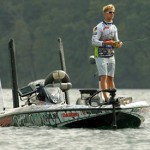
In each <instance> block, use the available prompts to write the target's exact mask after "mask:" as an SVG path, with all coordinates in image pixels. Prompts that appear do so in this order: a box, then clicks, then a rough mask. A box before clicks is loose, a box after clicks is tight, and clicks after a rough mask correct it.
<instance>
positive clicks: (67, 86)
mask: <svg viewBox="0 0 150 150" xmlns="http://www.w3.org/2000/svg"><path fill="white" fill-rule="evenodd" d="M46 86H47V87H59V88H60V89H61V90H62V91H63V92H65V91H68V90H69V89H71V88H72V84H71V83H70V82H67V83H53V84H47V85H46Z"/></svg>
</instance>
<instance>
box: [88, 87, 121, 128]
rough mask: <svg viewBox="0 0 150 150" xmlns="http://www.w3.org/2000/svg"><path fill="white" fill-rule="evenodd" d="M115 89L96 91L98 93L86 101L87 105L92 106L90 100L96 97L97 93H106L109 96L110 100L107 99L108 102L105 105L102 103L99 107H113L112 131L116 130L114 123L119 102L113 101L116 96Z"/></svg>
mask: <svg viewBox="0 0 150 150" xmlns="http://www.w3.org/2000/svg"><path fill="white" fill-rule="evenodd" d="M116 91H117V90H116V89H105V90H98V91H96V92H95V93H94V94H93V95H92V96H91V97H90V98H89V99H88V100H89V104H90V105H91V106H92V102H91V101H92V98H93V97H94V96H95V95H96V94H98V93H100V92H108V93H109V94H110V98H109V101H108V102H106V103H102V104H100V106H102V105H110V104H111V105H112V107H113V124H112V126H113V129H117V123H116V109H115V108H116V105H118V104H119V102H118V100H117V99H115V96H116Z"/></svg>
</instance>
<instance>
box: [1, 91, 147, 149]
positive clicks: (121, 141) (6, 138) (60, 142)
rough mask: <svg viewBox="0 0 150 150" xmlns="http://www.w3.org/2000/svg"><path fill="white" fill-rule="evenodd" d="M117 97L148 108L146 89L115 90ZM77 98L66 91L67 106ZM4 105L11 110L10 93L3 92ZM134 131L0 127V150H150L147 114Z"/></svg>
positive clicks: (76, 93)
mask: <svg viewBox="0 0 150 150" xmlns="http://www.w3.org/2000/svg"><path fill="white" fill-rule="evenodd" d="M117 95H119V96H120V95H121V96H122V95H124V96H132V97H133V100H134V101H141V100H145V101H147V102H148V103H149V104H150V90H149V89H142V90H141V89H132V90H131V89H130V90H129V89H119V90H118V91H117ZM75 96H76V97H79V92H78V90H76V89H73V90H71V91H70V99H71V103H75V100H76V99H75ZM3 97H4V100H5V101H4V104H5V106H7V107H6V108H7V109H9V108H11V107H12V96H11V91H10V90H8V89H4V90H3ZM145 119H146V120H145V122H144V123H143V124H142V126H141V127H140V128H138V129H118V130H100V129H82V128H81V129H60V128H50V127H0V150H150V111H149V112H147V115H146V117H145Z"/></svg>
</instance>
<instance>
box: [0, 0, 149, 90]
mask: <svg viewBox="0 0 150 150" xmlns="http://www.w3.org/2000/svg"><path fill="white" fill-rule="evenodd" d="M0 2H1V5H0V19H1V23H0V36H1V38H0V51H1V55H0V59H1V63H0V77H1V80H2V85H3V86H4V87H5V88H10V87H11V77H10V60H9V51H8V42H9V40H10V39H11V38H13V39H14V41H15V48H16V62H17V75H18V76H17V78H18V84H19V86H24V85H26V84H28V83H29V82H31V81H33V80H37V79H41V78H45V77H46V76H47V75H48V74H49V73H50V72H52V71H53V70H58V69H60V61H59V54H58V49H59V47H58V43H57V39H58V37H61V38H62V40H63V44H64V51H65V59H66V67H67V73H68V75H69V76H70V79H71V82H72V84H73V88H83V87H87V88H89V87H98V77H97V76H96V72H97V70H96V67H95V66H94V65H91V64H90V63H89V56H90V55H93V47H92V46H91V36H92V28H93V27H94V26H95V25H96V24H98V23H99V22H100V21H102V20H103V14H102V7H103V6H104V5H106V4H110V3H113V4H114V5H115V6H116V13H115V18H114V23H115V24H116V26H117V27H118V32H119V38H120V40H122V41H123V42H124V46H123V48H122V49H116V54H115V55H116V62H117V63H116V76H115V81H116V87H117V88H149V87H150V84H149V83H150V82H149V81H150V71H149V70H150V63H149V58H150V51H149V42H148V41H149V37H150V26H149V22H150V21H149V5H150V1H149V0H143V1H141V0H132V5H131V0H125V1H120V0H63V1H60V0H55V1H54V0H32V1H31V0H7V1H3V0H0Z"/></svg>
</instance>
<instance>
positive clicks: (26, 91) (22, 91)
mask: <svg viewBox="0 0 150 150" xmlns="http://www.w3.org/2000/svg"><path fill="white" fill-rule="evenodd" d="M18 93H19V96H21V97H25V96H30V95H32V94H33V93H36V89H34V88H33V87H32V86H31V85H28V86H25V87H22V88H19V89H18Z"/></svg>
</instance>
